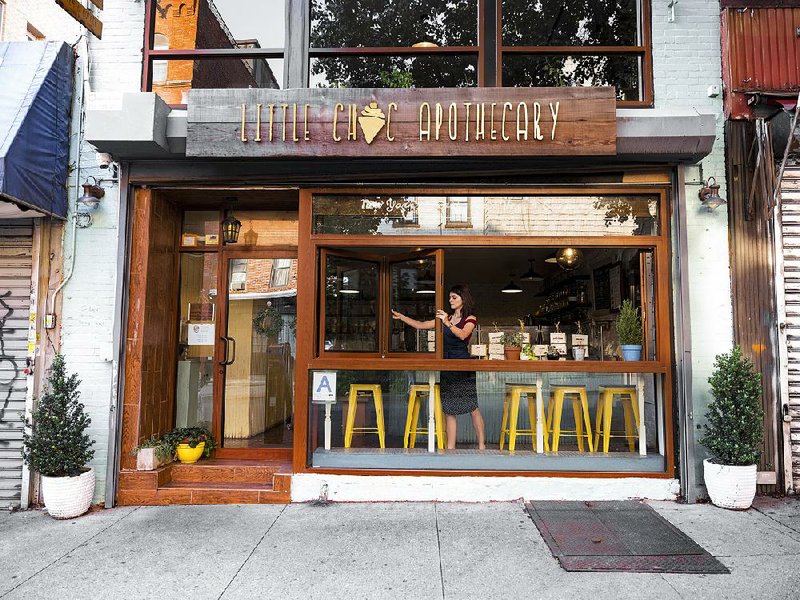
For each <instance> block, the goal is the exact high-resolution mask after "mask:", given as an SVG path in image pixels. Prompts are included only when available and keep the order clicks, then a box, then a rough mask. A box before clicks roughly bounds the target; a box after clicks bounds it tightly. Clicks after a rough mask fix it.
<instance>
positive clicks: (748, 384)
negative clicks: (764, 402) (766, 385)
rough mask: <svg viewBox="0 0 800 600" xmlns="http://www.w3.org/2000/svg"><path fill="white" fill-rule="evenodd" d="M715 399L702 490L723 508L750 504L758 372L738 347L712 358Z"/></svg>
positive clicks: (757, 440) (758, 432) (757, 437)
mask: <svg viewBox="0 0 800 600" xmlns="http://www.w3.org/2000/svg"><path fill="white" fill-rule="evenodd" d="M708 383H709V384H711V394H712V395H713V396H714V400H712V401H711V403H710V404H709V405H708V412H706V419H707V423H706V425H705V436H704V437H703V439H701V440H700V443H701V444H703V445H704V446H705V447H706V448H707V449H708V451H709V453H710V454H711V458H709V459H706V460H704V461H703V473H704V477H705V482H706V489H707V490H708V495H709V497H710V498H711V501H712V502H713V503H714V504H715V505H717V506H720V507H722V508H732V509H737V510H744V509H747V508H750V505H751V504H752V503H753V498H754V497H755V495H756V481H757V473H756V471H757V463H758V455H759V446H760V444H761V438H762V435H763V427H764V413H763V410H762V408H761V374H760V373H758V372H757V371H756V369H755V367H754V366H753V363H752V362H751V361H750V359H748V358H747V357H746V356H744V355H743V354H742V350H741V348H739V347H738V346H737V347H736V348H734V349H733V351H731V353H730V354H720V355H718V356H717V357H716V359H715V360H714V371H713V373H712V374H711V377H709V378H708Z"/></svg>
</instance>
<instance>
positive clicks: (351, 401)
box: [344, 387, 358, 448]
mask: <svg viewBox="0 0 800 600" xmlns="http://www.w3.org/2000/svg"><path fill="white" fill-rule="evenodd" d="M357 393H358V392H356V390H355V388H352V387H351V388H350V394H349V396H348V398H347V424H346V425H345V429H344V447H345V448H349V447H350V444H351V443H352V442H353V427H354V426H355V423H356V406H357V404H358V402H357V400H356V395H357Z"/></svg>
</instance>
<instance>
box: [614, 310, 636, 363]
mask: <svg viewBox="0 0 800 600" xmlns="http://www.w3.org/2000/svg"><path fill="white" fill-rule="evenodd" d="M616 327H617V337H618V338H619V345H620V347H621V348H622V357H623V359H624V360H642V319H641V318H640V317H639V309H638V308H636V307H635V306H634V305H633V302H631V301H630V300H624V301H623V302H622V308H620V311H619V318H618V319H617V323H616Z"/></svg>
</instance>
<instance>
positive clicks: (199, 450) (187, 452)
mask: <svg viewBox="0 0 800 600" xmlns="http://www.w3.org/2000/svg"><path fill="white" fill-rule="evenodd" d="M205 447H206V443H205V442H200V443H199V444H197V446H195V447H194V448H191V447H189V444H178V460H179V461H181V462H182V463H183V464H184V465H191V464H193V463H196V462H197V461H198V460H200V457H201V456H203V450H205Z"/></svg>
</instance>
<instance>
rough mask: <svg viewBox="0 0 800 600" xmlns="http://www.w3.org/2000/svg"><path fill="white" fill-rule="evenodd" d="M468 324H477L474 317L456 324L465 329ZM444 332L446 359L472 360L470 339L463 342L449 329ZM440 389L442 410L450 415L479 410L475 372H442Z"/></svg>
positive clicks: (446, 328)
mask: <svg viewBox="0 0 800 600" xmlns="http://www.w3.org/2000/svg"><path fill="white" fill-rule="evenodd" d="M468 322H471V323H476V321H475V318H474V317H470V318H467V317H465V318H463V319H461V322H460V323H455V326H456V327H458V328H459V329H463V328H464V326H465V325H466V324H467V323H468ZM443 332H444V333H443V335H444V357H445V358H471V356H470V355H469V339H470V338H467V339H465V340H461V339H459V338H458V337H457V336H456V335H455V334H454V333H453V332H452V331H450V329H449V328H448V327H444V328H443ZM470 337H472V336H470ZM439 389H440V391H441V395H442V410H444V412H445V413H446V414H448V415H463V414H466V413H471V412H472V411H473V410H475V409H476V408H478V391H477V388H476V386H475V371H442V372H441V374H440V375H439Z"/></svg>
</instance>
